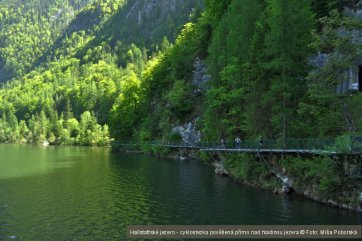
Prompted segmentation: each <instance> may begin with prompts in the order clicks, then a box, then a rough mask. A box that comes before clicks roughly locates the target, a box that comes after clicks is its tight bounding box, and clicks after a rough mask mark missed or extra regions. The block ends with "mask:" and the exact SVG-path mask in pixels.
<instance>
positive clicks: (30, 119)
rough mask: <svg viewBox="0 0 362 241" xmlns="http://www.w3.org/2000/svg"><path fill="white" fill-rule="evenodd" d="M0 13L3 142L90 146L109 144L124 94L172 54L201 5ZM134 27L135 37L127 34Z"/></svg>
mask: <svg viewBox="0 0 362 241" xmlns="http://www.w3.org/2000/svg"><path fill="white" fill-rule="evenodd" d="M2 6H3V7H2V8H1V9H2V15H1V16H3V17H1V23H2V26H3V27H2V28H1V31H0V34H1V36H0V37H1V38H0V43H1V46H2V48H1V61H0V62H1V69H2V74H1V79H2V81H7V82H6V84H5V85H4V86H3V88H2V89H1V90H0V97H1V98H0V106H1V107H0V113H1V114H0V116H1V120H0V141H8V142H42V141H44V140H50V142H51V143H54V144H56V143H58V144H77V143H78V144H87V145H94V144H106V143H108V142H109V132H108V126H107V123H109V115H110V112H111V109H112V106H113V105H114V103H115V101H116V100H117V99H119V98H121V97H120V94H121V92H122V91H121V90H125V89H127V86H133V85H138V84H139V82H140V80H139V78H140V77H141V73H142V71H143V69H144V68H145V66H146V64H147V61H148V59H150V58H152V56H156V55H158V54H159V52H160V51H161V50H163V51H165V50H166V49H167V48H169V47H170V41H171V42H172V41H173V40H174V38H175V37H176V36H177V35H178V32H179V31H180V30H181V29H182V25H183V24H184V23H185V22H187V21H189V20H190V19H191V18H192V16H193V15H194V14H195V13H196V12H200V10H199V11H198V10H197V9H202V8H203V3H202V1H197V0H195V1H194V0H192V1H191V0H190V1H181V0H173V1H143V0H129V1H123V0H117V1H107V0H101V1H94V2H93V1H92V2H87V1H78V2H77V1H70V2H68V1H50V2H47V1H35V0H34V1H32V2H31V1H28V2H26V4H25V3H23V2H21V1H13V2H8V1H6V2H4V1H3V3H2ZM9 6H11V7H10V8H9ZM39 8H41V9H42V10H39ZM176 10H177V11H176ZM9 11H10V12H9ZM136 13H137V14H136ZM42 14H43V15H44V16H43V15H42ZM135 14H136V15H135ZM23 15H24V16H23ZM135 16H137V17H135ZM141 18H144V21H142V20H141ZM160 23H165V24H160ZM166 23H167V24H166ZM157 24H159V25H157ZM134 26H137V28H135V29H134V31H133V32H134V34H130V33H129V32H127V31H129V30H128V29H133V27H134ZM134 42H136V43H137V45H138V46H137V45H136V44H134ZM10 80H11V81H10ZM121 86H122V87H121ZM98 123H99V124H101V125H104V126H103V127H102V126H101V125H99V124H98Z"/></svg>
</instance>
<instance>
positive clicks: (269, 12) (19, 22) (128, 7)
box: [0, 0, 362, 145]
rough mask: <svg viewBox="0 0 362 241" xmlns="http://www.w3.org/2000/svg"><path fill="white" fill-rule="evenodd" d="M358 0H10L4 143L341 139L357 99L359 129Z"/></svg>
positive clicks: (1, 41)
mask: <svg viewBox="0 0 362 241" xmlns="http://www.w3.org/2000/svg"><path fill="white" fill-rule="evenodd" d="M357 2H358V1H352V0H344V1H339V0H205V1H202V0H172V1H171V0H170V1H166V0H162V1H161V0H159V1H158V0H128V1H126V0H94V1H91V0H71V1H65V0H51V1H49V0H48V1H46V0H29V1H20V0H0V82H1V83H2V87H1V89H0V142H20V143H42V142H43V141H45V140H48V141H49V142H50V143H52V144H82V145H106V144H108V143H109V142H110V141H111V139H112V138H113V139H115V140H136V141H148V140H164V141H170V140H181V137H180V135H179V133H175V132H173V131H172V130H173V128H174V127H175V126H180V125H184V124H185V123H189V122H195V126H196V128H197V129H198V130H200V131H201V140H202V141H217V140H219V139H220V138H226V139H233V138H234V137H235V136H240V137H241V138H242V139H255V138H257V137H258V136H260V135H261V136H263V137H265V138H272V139H287V138H306V137H313V138H316V137H318V138H327V137H338V136H342V135H346V134H350V132H351V131H352V130H351V129H350V128H348V126H347V124H346V121H345V115H346V108H347V109H348V113H349V114H350V115H351V116H352V118H353V119H354V125H355V129H354V130H353V131H355V132H357V133H358V132H360V131H361V130H362V114H361V111H362V109H361V108H360V107H358V105H356V103H360V101H362V97H361V95H360V94H359V93H356V92H350V93H347V94H344V95H337V94H336V87H337V85H338V84H339V83H340V82H341V81H342V80H343V78H344V77H345V73H346V71H347V70H348V69H349V67H350V66H352V65H355V64H356V63H357V62H359V61H360V60H361V48H360V47H361V46H360V45H361V43H362V41H356V40H355V35H356V31H357V32H358V31H359V30H360V28H361V21H360V20H358V19H357V18H355V17H354V15H353V13H354V12H355V11H357V10H358V6H357ZM346 9H348V13H350V14H346ZM322 57H324V60H323V61H322V62H323V63H322V64H320V63H319V62H318V58H322ZM313 62H318V63H314V64H313ZM197 65H201V66H203V67H202V68H203V69H207V71H206V72H205V73H204V75H206V76H209V78H208V80H207V81H205V83H201V84H200V83H198V80H197V78H196V77H195V76H197V72H198V68H199V67H197ZM195 78H196V79H195ZM195 82H196V83H195ZM346 106H347V107H346Z"/></svg>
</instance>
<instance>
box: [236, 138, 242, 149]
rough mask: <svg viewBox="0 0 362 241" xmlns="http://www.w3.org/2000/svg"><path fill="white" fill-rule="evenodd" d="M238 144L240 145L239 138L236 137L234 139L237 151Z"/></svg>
mask: <svg viewBox="0 0 362 241" xmlns="http://www.w3.org/2000/svg"><path fill="white" fill-rule="evenodd" d="M240 143H241V139H240V137H236V138H235V146H236V148H237V149H240Z"/></svg>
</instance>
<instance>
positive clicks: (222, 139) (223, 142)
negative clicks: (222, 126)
mask: <svg viewBox="0 0 362 241" xmlns="http://www.w3.org/2000/svg"><path fill="white" fill-rule="evenodd" d="M220 145H221V148H225V140H224V138H221V140H220Z"/></svg>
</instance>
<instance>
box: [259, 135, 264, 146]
mask: <svg viewBox="0 0 362 241" xmlns="http://www.w3.org/2000/svg"><path fill="white" fill-rule="evenodd" d="M263 144H264V141H263V137H262V136H259V148H260V147H262V146H263Z"/></svg>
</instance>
